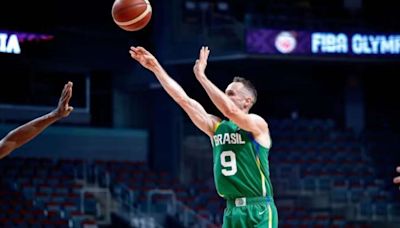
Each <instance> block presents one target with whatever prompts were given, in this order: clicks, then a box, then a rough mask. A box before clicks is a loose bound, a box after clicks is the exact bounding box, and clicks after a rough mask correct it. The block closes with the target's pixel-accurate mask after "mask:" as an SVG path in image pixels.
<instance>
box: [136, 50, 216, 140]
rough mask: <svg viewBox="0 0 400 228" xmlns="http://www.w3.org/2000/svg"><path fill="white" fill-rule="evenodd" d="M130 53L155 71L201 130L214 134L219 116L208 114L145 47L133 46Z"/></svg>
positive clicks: (166, 89) (159, 79)
mask: <svg viewBox="0 0 400 228" xmlns="http://www.w3.org/2000/svg"><path fill="white" fill-rule="evenodd" d="M129 53H130V54H131V57H132V58H133V59H135V60H136V61H138V62H139V63H140V64H141V65H142V66H144V67H145V68H147V69H148V70H150V71H151V72H153V73H154V75H155V76H156V78H157V79H158V81H159V82H160V83H161V85H162V87H163V88H164V90H165V91H166V92H167V93H168V94H169V95H170V96H171V97H172V99H174V100H175V102H176V103H178V104H179V105H180V106H181V107H182V108H183V110H184V111H185V112H186V113H187V114H188V115H189V117H190V119H191V120H192V122H193V123H194V124H195V125H196V126H197V127H198V128H199V129H200V130H202V131H203V132H204V133H206V134H207V135H208V136H210V137H211V136H212V135H213V134H214V131H213V130H214V126H215V125H216V124H217V122H219V118H217V117H215V116H213V115H210V114H208V113H207V112H206V111H205V110H204V108H203V107H202V106H201V105H200V104H199V103H198V102H197V101H195V100H194V99H192V98H190V97H189V96H188V95H187V94H186V92H185V91H184V90H183V88H182V87H181V86H180V85H179V84H178V83H177V82H176V81H175V80H174V79H172V78H171V77H170V76H169V75H168V74H167V72H166V71H165V70H164V68H163V67H162V66H161V64H160V63H159V62H158V60H157V59H156V58H155V57H154V56H153V55H152V54H151V53H150V52H149V51H147V50H146V49H144V48H143V47H131V49H130V51H129Z"/></svg>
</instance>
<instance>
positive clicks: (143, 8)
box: [111, 0, 152, 31]
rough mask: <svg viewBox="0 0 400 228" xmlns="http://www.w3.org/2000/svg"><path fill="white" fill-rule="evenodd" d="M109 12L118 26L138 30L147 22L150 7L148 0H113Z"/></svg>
mask: <svg viewBox="0 0 400 228" xmlns="http://www.w3.org/2000/svg"><path fill="white" fill-rule="evenodd" d="M111 14H112V17H113V20H114V22H115V23H116V24H117V25H118V26H119V27H120V28H122V29H124V30H126V31H138V30H141V29H143V28H144V27H145V26H146V25H147V24H148V23H149V21H150V19H151V14H152V9H151V5H150V2H149V0H115V2H114V4H113V6H112V10H111Z"/></svg>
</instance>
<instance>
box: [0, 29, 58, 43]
mask: <svg viewBox="0 0 400 228" xmlns="http://www.w3.org/2000/svg"><path fill="white" fill-rule="evenodd" d="M0 33H4V34H8V35H12V34H15V35H17V38H18V42H19V43H24V42H37V41H50V40H52V39H54V36H53V35H48V34H38V33H29V32H18V31H7V30H0Z"/></svg>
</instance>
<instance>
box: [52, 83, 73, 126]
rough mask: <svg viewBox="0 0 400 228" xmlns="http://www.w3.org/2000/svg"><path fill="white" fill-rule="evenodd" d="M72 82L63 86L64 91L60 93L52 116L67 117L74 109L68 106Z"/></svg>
mask: <svg viewBox="0 0 400 228" xmlns="http://www.w3.org/2000/svg"><path fill="white" fill-rule="evenodd" d="M72 86H73V83H72V82H68V83H67V84H65V85H64V89H63V91H62V92H61V96H60V100H59V101H58V106H57V108H56V109H55V110H54V114H55V115H56V116H57V117H59V118H63V117H67V116H68V115H69V114H70V113H71V112H72V110H74V108H73V107H72V106H70V105H69V100H70V99H71V97H72Z"/></svg>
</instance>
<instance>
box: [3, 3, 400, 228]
mask: <svg viewBox="0 0 400 228" xmlns="http://www.w3.org/2000/svg"><path fill="white" fill-rule="evenodd" d="M150 2H151V5H152V7H153V15H152V19H151V21H150V23H149V24H148V25H147V26H146V28H144V29H143V30H141V31H138V32H126V31H124V30H122V29H120V28H119V27H118V26H116V24H114V22H113V20H112V16H111V7H112V4H113V1H112V0H103V1H94V0H87V1H78V0H70V1H66V2H61V1H50V0H40V1H23V2H20V1H19V2H17V1H6V2H2V3H1V9H2V11H1V13H0V75H1V83H0V133H1V134H2V136H1V137H3V136H5V135H6V134H7V132H8V131H10V130H11V129H13V128H15V127H17V126H19V125H21V124H23V123H25V122H27V121H29V120H31V119H33V118H35V117H38V116H40V115H42V114H45V113H47V112H49V111H51V110H52V109H53V108H54V107H56V105H57V102H58V98H59V95H60V92H61V90H62V88H63V85H64V83H66V82H67V81H73V83H74V87H73V98H72V100H71V105H72V106H74V107H75V110H74V112H73V113H72V114H71V115H70V116H69V117H68V118H66V119H63V120H62V121H60V122H57V123H55V124H54V125H52V126H51V127H49V128H48V129H47V130H45V132H44V133H43V134H41V135H40V136H39V137H37V138H36V139H34V140H33V141H31V142H30V143H28V144H26V145H24V146H23V147H21V148H19V149H18V150H16V151H15V152H14V153H13V154H12V155H11V156H9V157H7V158H5V159H3V160H1V161H0V170H1V173H2V175H1V177H0V185H1V188H0V227H78V228H80V227H82V228H83V227H85V228H89V227H221V224H222V214H223V210H224V208H225V202H224V200H223V199H221V198H220V197H219V196H218V195H217V193H216V191H215V187H214V182H213V177H212V150H211V146H210V141H209V139H208V137H207V136H206V135H204V134H202V133H201V132H200V131H199V130H197V129H196V128H195V126H194V125H193V124H192V123H191V121H190V119H189V118H188V116H187V115H186V114H185V113H184V112H183V111H182V109H181V108H179V106H178V105H176V104H175V103H174V102H173V100H172V99H171V98H170V97H169V96H168V95H167V94H166V93H165V91H164V90H163V89H162V87H161V86H160V84H159V83H158V82H157V81H156V80H155V78H154V76H153V75H152V74H151V73H150V72H148V71H147V70H145V69H144V68H142V67H141V66H140V65H139V64H138V63H136V62H135V61H133V60H132V59H131V58H130V56H129V53H128V50H129V47H130V46H138V45H140V46H143V47H145V48H146V49H148V50H150V51H151V52H152V53H153V54H154V55H155V56H156V57H157V58H158V59H159V61H160V62H161V63H162V65H163V66H164V67H165V69H166V70H167V72H168V73H169V74H170V75H171V76H172V77H173V78H174V79H175V80H176V81H177V82H178V83H179V84H181V85H182V87H183V88H184V89H185V90H186V92H187V93H188V94H189V96H191V97H192V98H194V99H196V100H198V101H199V102H200V103H201V104H202V105H203V106H204V107H205V109H206V110H207V111H208V112H209V113H213V114H215V115H219V116H222V114H221V113H220V112H219V111H218V110H217V109H216V108H215V107H214V105H213V104H212V103H211V101H210V100H209V98H208V97H207V95H206V93H205V92H204V90H203V89H202V88H201V86H200V85H199V83H198V82H197V81H196V79H195V77H194V75H193V71H192V67H193V64H194V61H195V60H196V59H197V57H198V52H199V49H200V47H201V46H202V45H208V46H209V47H210V49H211V54H210V59H209V64H208V67H207V71H206V73H207V75H208V77H209V78H210V80H211V81H213V82H215V84H216V85H217V86H218V87H219V88H221V89H222V90H224V89H225V88H226V86H227V85H228V84H229V83H230V82H231V80H232V78H233V77H234V76H242V77H245V78H248V79H250V80H251V81H252V82H253V83H254V84H255V86H256V88H257V90H258V93H259V97H258V102H257V104H256V105H255V106H254V108H253V112H254V113H257V114H259V115H261V116H262V117H264V118H265V119H266V120H267V122H268V123H269V128H270V131H271V137H272V141H273V147H272V149H271V152H270V156H269V161H270V176H271V180H272V185H273V187H274V198H275V202H276V205H277V208H278V213H279V226H280V227H338V228H339V227H399V226H400V197H399V196H400V192H399V189H398V186H395V185H394V184H393V183H392V179H393V177H394V176H396V173H395V167H396V166H397V165H400V156H399V152H398V148H399V142H400V141H399V134H400V120H399V118H398V117H399V116H400V102H398V98H397V96H396V93H397V92H396V91H399V90H398V85H397V84H398V82H399V81H400V80H399V79H398V78H397V72H398V66H399V63H400V22H399V17H398V15H399V14H398V10H399V5H400V4H399V2H397V1H386V0H382V1H372V0H332V1H317V0H299V1H289V0H279V1H278V0H249V1H236V0H169V1H162V0H152V1H150Z"/></svg>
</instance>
